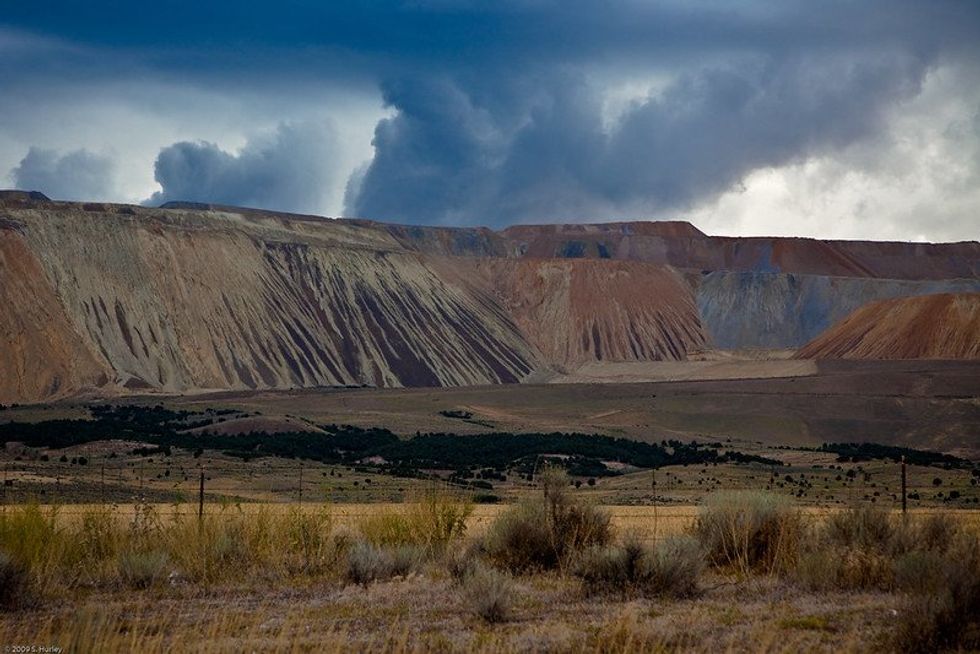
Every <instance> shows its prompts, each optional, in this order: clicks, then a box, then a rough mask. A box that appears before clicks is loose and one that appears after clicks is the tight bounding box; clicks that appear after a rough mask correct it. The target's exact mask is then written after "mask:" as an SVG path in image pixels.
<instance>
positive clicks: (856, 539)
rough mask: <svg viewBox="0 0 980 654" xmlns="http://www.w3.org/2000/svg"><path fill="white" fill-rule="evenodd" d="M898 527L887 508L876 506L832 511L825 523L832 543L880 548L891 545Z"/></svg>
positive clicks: (889, 549) (881, 550)
mask: <svg viewBox="0 0 980 654" xmlns="http://www.w3.org/2000/svg"><path fill="white" fill-rule="evenodd" d="M897 531H898V530H897V529H896V527H895V525H894V524H892V521H891V518H890V516H889V514H888V512H887V511H885V510H884V509H881V508H879V507H876V506H862V507H860V508H856V509H848V510H846V511H840V512H838V513H834V514H831V515H830V517H829V518H827V523H826V527H825V534H826V539H827V540H828V541H829V542H830V543H831V544H832V545H836V546H838V547H847V548H853V549H857V550H862V551H870V550H876V551H879V552H887V551H891V550H893V549H894V545H895V542H896V537H897V535H898V534H897Z"/></svg>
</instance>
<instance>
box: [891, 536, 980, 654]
mask: <svg viewBox="0 0 980 654" xmlns="http://www.w3.org/2000/svg"><path fill="white" fill-rule="evenodd" d="M896 577H897V579H898V582H899V584H900V587H903V588H904V589H905V590H906V593H907V594H906V599H905V602H904V605H903V607H902V609H901V611H900V612H899V616H900V618H899V628H898V630H897V632H896V636H895V643H894V644H895V647H896V649H899V650H902V651H909V652H935V651H939V650H947V649H963V650H968V651H974V650H977V649H980V542H978V541H977V539H976V538H973V537H963V538H961V539H959V541H958V542H957V543H955V544H954V545H952V546H951V547H950V548H949V550H948V551H947V552H946V553H945V554H937V553H936V552H924V553H923V552H917V553H912V554H909V555H906V556H905V557H903V558H902V559H901V562H900V564H899V566H898V572H897V573H896Z"/></svg>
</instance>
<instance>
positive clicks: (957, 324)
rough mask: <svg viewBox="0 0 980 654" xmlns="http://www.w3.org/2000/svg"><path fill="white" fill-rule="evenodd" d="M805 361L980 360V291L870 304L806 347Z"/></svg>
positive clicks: (802, 355) (801, 353) (802, 356)
mask: <svg viewBox="0 0 980 654" xmlns="http://www.w3.org/2000/svg"><path fill="white" fill-rule="evenodd" d="M797 357H798V358H806V359H980V293H962V294H953V293H940V294H937V295H925V296H922V297H912V298H896V299H892V300H882V301H880V302H872V303H871V304H867V305H865V306H863V307H861V308H860V309H858V310H857V311H855V312H854V313H852V314H851V315H849V316H848V317H847V318H845V319H844V320H842V321H840V322H839V323H837V324H836V325H834V326H833V327H831V328H830V329H828V330H827V331H826V332H824V333H823V334H821V335H820V336H819V337H818V338H816V339H814V340H813V341H811V342H810V343H808V344H807V345H806V346H805V347H803V348H802V349H801V350H800V351H799V352H798V353H797Z"/></svg>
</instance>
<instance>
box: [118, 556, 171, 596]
mask: <svg viewBox="0 0 980 654" xmlns="http://www.w3.org/2000/svg"><path fill="white" fill-rule="evenodd" d="M169 566H170V557H169V556H167V553H166V552H163V551H161V550H156V549H154V550H146V551H127V552H123V553H122V554H120V555H119V578H120V579H122V581H123V583H125V584H126V585H127V586H130V587H131V588H149V587H151V586H155V585H157V584H159V583H162V582H163V580H164V579H166V578H167V574H168V571H169Z"/></svg>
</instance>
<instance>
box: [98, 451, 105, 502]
mask: <svg viewBox="0 0 980 654" xmlns="http://www.w3.org/2000/svg"><path fill="white" fill-rule="evenodd" d="M99 478H100V486H99V490H100V495H101V496H102V506H103V508H105V461H102V469H101V471H100V472H99Z"/></svg>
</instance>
